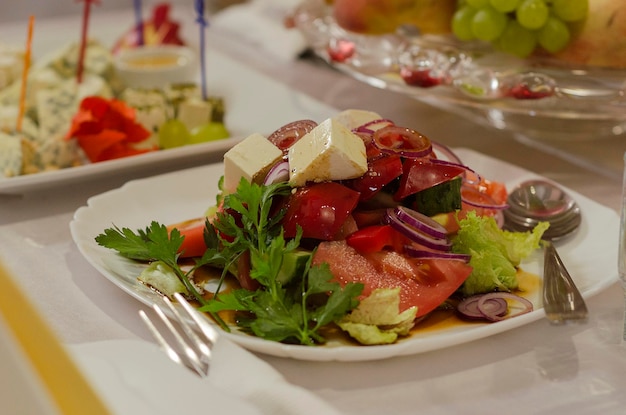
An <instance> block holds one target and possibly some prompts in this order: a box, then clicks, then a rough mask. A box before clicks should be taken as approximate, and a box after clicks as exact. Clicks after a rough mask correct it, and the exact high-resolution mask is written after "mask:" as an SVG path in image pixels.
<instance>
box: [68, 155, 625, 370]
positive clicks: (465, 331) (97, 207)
mask: <svg viewBox="0 0 626 415" xmlns="http://www.w3.org/2000/svg"><path fill="white" fill-rule="evenodd" d="M456 152H457V154H458V155H459V156H460V157H461V159H462V160H463V161H464V163H466V164H468V165H470V166H472V167H473V168H474V169H476V171H478V172H480V173H482V174H483V175H484V177H487V178H492V179H494V180H500V181H503V182H504V183H505V184H506V185H507V187H508V188H512V187H513V186H514V185H515V184H517V183H519V182H521V181H524V180H527V179H530V178H536V177H538V176H537V175H535V174H533V173H530V172H528V171H526V170H524V169H521V168H519V167H515V166H512V165H509V164H507V163H504V162H501V161H498V160H495V159H492V158H489V157H486V156H484V155H481V154H479V153H476V152H474V151H472V150H468V149H457V150H456ZM222 171H223V166H222V165H221V164H214V165H209V166H204V167H197V168H193V169H188V170H183V171H178V172H174V173H170V174H165V175H160V176H155V177H152V178H148V179H142V180H137V181H133V182H129V183H127V184H126V185H124V186H122V187H121V188H119V189H116V190H112V191H109V192H106V193H103V194H101V195H98V196H95V197H92V198H90V199H89V201H88V205H87V206H84V207H81V208H80V209H78V210H77V211H76V213H75V215H74V219H73V221H72V222H71V224H70V227H71V233H72V237H73V239H74V241H75V243H76V245H77V246H78V249H79V250H80V252H81V253H82V254H83V255H84V257H85V258H86V259H87V261H89V262H90V263H91V264H92V265H93V266H94V267H95V268H96V269H97V270H98V271H100V272H101V273H102V274H103V275H104V276H105V277H107V278H108V279H109V280H110V281H111V282H113V283H114V284H116V285H117V286H119V287H120V288H121V289H122V290H124V291H126V292H127V293H129V294H130V295H132V296H134V297H135V298H137V299H139V300H140V301H142V302H144V303H146V304H151V303H152V302H154V301H156V300H157V299H158V295H157V294H156V293H155V292H153V291H151V290H150V289H148V288H147V287H145V286H144V285H142V284H141V283H139V282H138V281H137V275H138V274H139V273H140V271H141V268H142V267H143V266H142V265H140V264H137V263H134V262H132V261H129V260H127V259H124V258H122V257H121V256H119V255H117V254H116V253H115V252H114V251H112V250H110V249H106V248H103V247H100V246H98V244H97V243H96V242H95V240H94V238H95V237H96V236H97V235H98V234H100V233H102V232H103V231H104V229H106V228H110V227H111V226H112V225H116V226H118V227H128V228H131V229H140V228H145V227H146V226H148V225H149V224H150V221H152V220H156V221H159V222H161V223H163V224H170V223H176V222H180V221H183V220H185V219H190V218H194V217H198V216H200V215H202V213H203V212H204V211H205V210H206V208H207V207H208V206H210V205H211V204H213V203H214V201H215V199H214V196H215V193H216V191H217V179H218V177H220V175H221V174H222ZM198 183H203V185H202V186H198ZM199 189H202V190H199ZM568 191H569V192H570V193H571V195H572V196H574V197H575V198H576V199H577V201H578V202H579V203H580V207H581V210H582V213H583V223H582V226H581V228H580V230H579V231H578V232H577V233H576V235H575V236H574V237H573V238H572V239H571V240H569V241H567V242H566V243H564V244H561V245H559V246H558V249H559V253H560V255H561V257H562V259H563V261H564V262H565V264H566V265H567V267H568V269H569V270H570V273H571V274H572V277H573V278H574V280H575V281H576V283H577V285H578V287H579V288H580V291H581V292H582V293H583V295H584V296H585V297H590V296H592V295H594V294H597V293H598V292H600V291H601V290H603V289H605V288H606V287H608V286H609V285H611V284H612V283H613V282H614V281H616V280H617V244H616V241H617V229H618V228H619V218H618V216H617V214H616V213H615V212H614V211H612V210H611V209H609V208H607V207H604V206H602V205H599V204H597V203H595V202H593V201H592V200H590V199H587V198H585V197H584V196H582V195H580V194H577V193H575V192H573V191H571V190H569V189H568ZM165 195H167V197H165ZM541 264H542V257H541V253H540V252H539V251H537V253H536V254H534V255H533V256H532V257H531V258H529V259H528V260H527V261H525V262H524V263H523V264H522V268H523V269H524V270H525V271H528V272H532V273H534V274H537V275H541V274H542V272H541V269H540V267H541ZM529 299H530V300H531V301H532V302H533V304H534V305H535V311H533V312H531V313H528V314H525V315H522V316H519V317H515V318H512V319H509V320H504V321H501V322H498V323H491V324H468V325H458V326H454V327H450V328H446V329H441V330H437V331H428V332H424V333H422V334H420V333H419V332H417V333H416V334H414V335H412V336H411V337H410V338H407V339H404V340H401V341H399V342H398V343H396V344H392V345H384V346H347V345H345V344H330V345H326V346H321V347H307V346H295V345H285V344H280V343H276V342H271V341H266V340H262V339H259V338H256V337H251V336H247V335H244V334H239V333H230V334H228V337H229V338H231V340H233V341H235V342H237V343H238V344H240V345H242V346H244V347H246V348H248V349H250V350H253V351H257V352H262V353H266V354H270V355H275V356H281V357H291V358H296V359H304V360H319V361H330V360H340V361H363V360H375V359H383V358H388V357H392V356H399V355H408V354H415V353H422V352H427V351H431V350H436V349H441V348H444V347H448V346H452V345H457V344H461V343H465V342H469V341H472V340H476V339H480V338H484V337H487V336H491V335H494V334H496V333H501V332H505V331H508V330H511V329H514V328H516V327H520V326H522V325H525V324H528V323H530V322H532V321H535V320H538V319H540V318H542V317H544V315H545V313H544V311H543V308H542V304H541V299H540V296H539V295H538V294H537V293H535V294H534V295H533V296H531V297H530V298H529Z"/></svg>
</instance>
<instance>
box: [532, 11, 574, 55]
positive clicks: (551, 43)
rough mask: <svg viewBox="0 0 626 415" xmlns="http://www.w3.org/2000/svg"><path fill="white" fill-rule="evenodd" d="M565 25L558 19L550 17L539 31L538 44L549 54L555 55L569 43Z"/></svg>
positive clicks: (567, 29)
mask: <svg viewBox="0 0 626 415" xmlns="http://www.w3.org/2000/svg"><path fill="white" fill-rule="evenodd" d="M569 39H570V33H569V28H568V27H567V25H566V24H565V23H564V22H563V21H562V20H560V19H557V18H556V17H552V16H550V18H548V21H547V22H546V24H545V26H544V27H542V28H541V29H540V30H539V44H540V45H541V47H542V48H544V49H545V50H547V51H548V52H550V53H556V52H558V51H560V50H561V49H563V48H564V47H565V46H567V44H568V43H569Z"/></svg>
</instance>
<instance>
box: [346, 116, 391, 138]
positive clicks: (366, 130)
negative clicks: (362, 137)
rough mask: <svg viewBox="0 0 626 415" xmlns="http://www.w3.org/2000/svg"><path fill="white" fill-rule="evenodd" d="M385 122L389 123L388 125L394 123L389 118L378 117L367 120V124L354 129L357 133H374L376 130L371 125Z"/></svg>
mask: <svg viewBox="0 0 626 415" xmlns="http://www.w3.org/2000/svg"><path fill="white" fill-rule="evenodd" d="M383 123H384V124H388V125H394V123H393V121H391V120H388V119H386V118H380V119H377V120H373V121H369V122H366V123H365V124H363V125H360V126H358V127H356V128H354V129H353V130H352V131H353V132H355V133H369V134H373V133H374V130H372V129H371V128H370V127H371V126H375V125H378V124H383Z"/></svg>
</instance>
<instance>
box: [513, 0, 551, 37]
mask: <svg viewBox="0 0 626 415" xmlns="http://www.w3.org/2000/svg"><path fill="white" fill-rule="evenodd" d="M549 15H550V9H548V6H547V5H546V3H545V2H544V1H543V0H523V1H522V3H521V4H520V5H519V7H518V8H517V11H516V17H517V21H518V22H519V23H520V24H521V25H522V26H524V27H525V28H526V29H530V30H535V29H539V28H540V27H542V26H543V25H544V24H546V21H547V20H548V16H549Z"/></svg>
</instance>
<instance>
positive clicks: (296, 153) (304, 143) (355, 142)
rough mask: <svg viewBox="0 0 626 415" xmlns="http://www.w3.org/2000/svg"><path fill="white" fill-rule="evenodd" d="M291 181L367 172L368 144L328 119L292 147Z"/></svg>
mask: <svg viewBox="0 0 626 415" xmlns="http://www.w3.org/2000/svg"><path fill="white" fill-rule="evenodd" d="M288 157H289V183H290V184H291V185H292V186H304V185H305V184H306V182H309V181H312V182H323V181H328V180H345V179H354V178H356V177H360V176H362V175H363V174H365V172H366V171H367V156H366V154H365V144H364V143H363V140H362V139H361V137H359V136H358V135H356V134H353V133H352V132H351V131H350V130H349V129H348V128H347V127H346V126H344V125H343V124H341V123H340V122H339V121H337V120H335V119H333V118H329V119H327V120H326V121H324V122H322V123H320V124H319V125H318V126H317V127H315V128H314V129H313V130H311V131H310V132H309V133H308V134H306V135H305V136H303V137H302V138H301V139H300V140H298V141H296V142H295V144H293V145H292V146H291V147H290V148H289V152H288Z"/></svg>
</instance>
